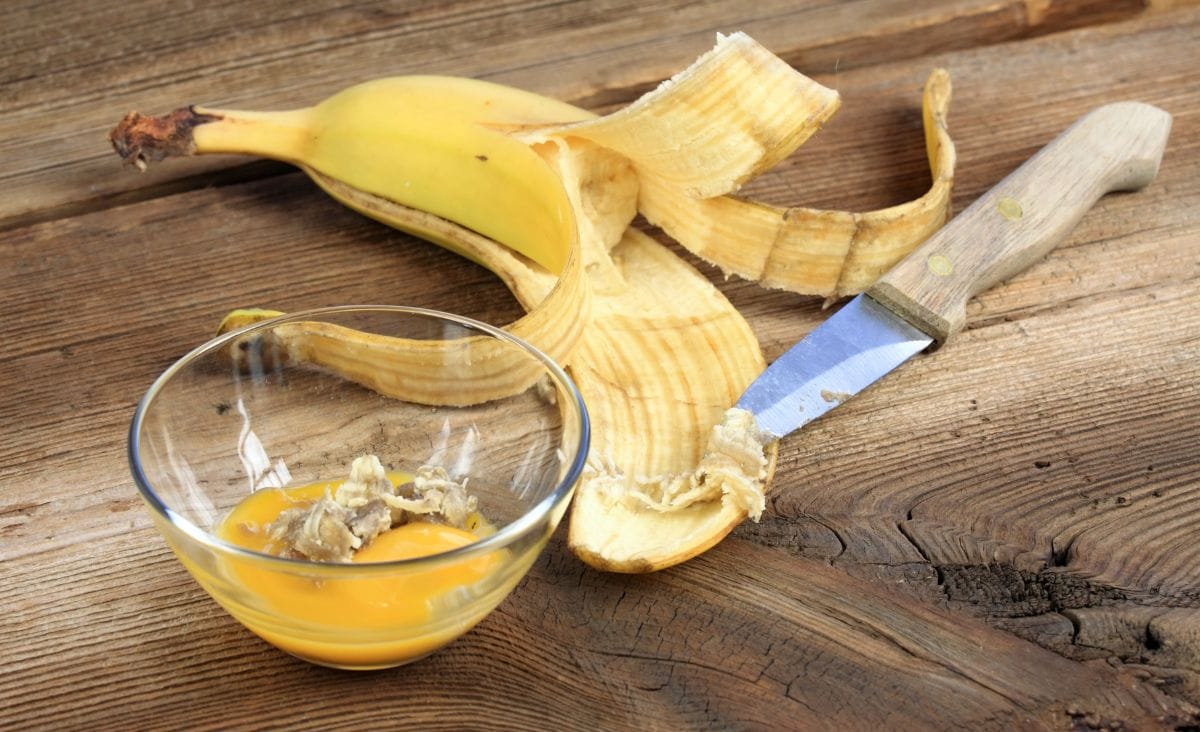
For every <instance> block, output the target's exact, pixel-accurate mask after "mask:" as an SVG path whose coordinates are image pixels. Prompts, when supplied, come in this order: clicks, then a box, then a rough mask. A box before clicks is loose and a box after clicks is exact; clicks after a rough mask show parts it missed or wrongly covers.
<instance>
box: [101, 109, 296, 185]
mask: <svg viewBox="0 0 1200 732" xmlns="http://www.w3.org/2000/svg"><path fill="white" fill-rule="evenodd" d="M312 137H313V135H312V128H311V126H310V120H309V117H308V110H307V109H297V110H289V111H284V112H242V111H235V110H222V109H204V108H202V107H195V106H189V107H181V108H179V109H176V110H175V111H174V112H170V113H169V114H164V115H159V116H149V115H144V114H140V113H138V112H130V113H129V114H127V115H125V118H124V119H122V120H121V121H120V123H118V124H117V126H116V127H115V128H113V131H112V132H110V133H109V135H108V139H109V140H110V141H111V142H112V144H113V147H114V148H115V149H116V151H117V154H119V155H120V156H121V158H122V159H124V160H125V161H126V162H128V163H130V164H132V165H133V166H135V167H136V168H138V169H139V170H145V169H146V166H147V165H148V164H149V163H157V162H159V161H161V160H165V159H167V158H174V157H184V156H187V155H194V154H196V153H236V154H252V155H258V156H262V157H269V158H274V159H276V160H283V161H285V162H290V163H296V162H298V161H299V158H300V157H302V155H303V152H304V150H305V148H306V146H307V143H308V141H310V140H311V139H312Z"/></svg>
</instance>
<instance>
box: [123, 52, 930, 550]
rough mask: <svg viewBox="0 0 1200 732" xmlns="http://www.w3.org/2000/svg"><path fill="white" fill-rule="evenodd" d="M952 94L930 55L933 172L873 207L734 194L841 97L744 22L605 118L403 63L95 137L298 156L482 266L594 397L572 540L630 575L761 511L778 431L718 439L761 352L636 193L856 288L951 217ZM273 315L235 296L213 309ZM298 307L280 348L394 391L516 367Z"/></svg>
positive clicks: (816, 280) (682, 226)
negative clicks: (244, 107) (734, 454)
mask: <svg viewBox="0 0 1200 732" xmlns="http://www.w3.org/2000/svg"><path fill="white" fill-rule="evenodd" d="M948 99H949V80H948V76H946V74H945V73H944V72H940V71H939V72H935V73H934V74H933V75H932V76H931V77H930V82H929V83H928V84H927V85H926V89H925V94H924V101H923V105H924V112H925V125H926V138H927V139H926V142H927V149H928V152H929V156H930V163H931V169H932V170H933V175H934V185H933V187H932V188H931V190H930V192H929V193H927V194H926V195H925V196H923V197H922V198H920V199H918V200H917V201H914V202H910V203H908V204H903V205H902V206H899V207H895V208H893V209H888V210H885V211H880V212H871V213H867V214H850V213H845V212H821V211H809V210H806V209H795V208H793V209H781V208H778V207H772V206H767V205H764V204H760V203H755V202H752V201H746V200H743V199H740V198H737V197H735V196H734V195H732V194H735V193H736V191H737V190H738V188H739V187H740V186H741V185H742V184H743V183H745V182H746V181H747V180H750V179H751V178H753V177H754V176H755V175H757V174H759V173H761V172H762V171H763V170H766V169H767V168H769V167H770V166H771V165H773V164H774V163H776V162H778V161H779V160H781V159H782V158H784V157H786V156H787V155H789V154H790V153H791V152H792V151H794V150H795V148H796V147H797V146H798V145H800V144H801V143H802V142H803V141H804V140H805V139H807V138H808V137H809V136H810V135H811V134H813V133H814V132H815V131H816V130H817V129H818V128H819V127H820V125H821V124H822V123H823V122H824V121H825V120H826V119H828V118H829V116H830V115H832V114H833V113H834V112H835V111H836V109H837V107H838V104H839V100H838V96H837V94H836V93H835V92H833V91H831V90H829V89H826V88H825V87H822V86H821V85H819V84H817V83H816V82H813V81H812V80H810V79H807V78H806V77H804V76H803V75H801V74H799V73H797V72H795V71H794V70H793V69H791V68H790V67H788V66H787V64H785V63H784V62H782V61H781V60H779V59H778V58H777V57H775V56H774V55H772V54H771V53H770V52H768V51H767V50H766V49H764V48H763V47H762V46H760V45H759V44H757V43H755V42H754V41H753V40H752V39H750V38H749V37H747V36H745V35H744V34H740V33H737V34H733V35H731V36H720V37H718V42H717V44H716V46H715V47H714V49H713V50H711V51H710V52H708V53H707V54H705V55H703V56H702V57H701V58H700V59H698V60H697V61H696V62H695V63H694V64H693V65H692V66H690V67H689V68H688V69H686V70H685V71H683V72H682V73H680V74H678V75H677V76H675V77H674V78H672V79H671V80H669V81H667V82H664V84H663V85H662V86H660V87H659V88H658V89H656V90H655V91H653V92H650V93H649V94H647V95H645V96H644V97H642V98H641V99H639V100H637V101H636V102H634V103H633V104H631V105H630V106H629V107H627V108H625V109H623V110H620V111H618V112H616V113H613V114H611V115H608V116H605V117H596V116H595V115H592V114H590V113H588V112H586V111H584V110H580V109H577V108H575V107H571V106H570V105H566V104H563V103H561V102H557V101H555V100H550V99H546V98H544V97H540V96H537V95H533V94H529V93H527V92H523V91H520V90H515V89H511V88H508V87H502V86H497V85H494V84H488V83H485V82H479V81H472V80H464V79H453V78H448V77H398V78H395V79H385V80H379V81H375V82H368V83H366V84H362V85H359V86H357V87H352V88H350V89H348V90H346V91H343V92H341V93H339V94H337V95H335V96H334V97H331V98H330V99H329V100H326V101H325V102H322V103H320V104H318V105H316V106H314V107H311V108H308V109H303V110H293V111H288V112H237V111H228V110H208V109H203V108H189V109H187V110H180V111H178V112H176V113H173V115H171V116H168V117H163V118H136V119H135V118H132V116H131V117H130V118H127V119H126V120H125V121H123V122H122V125H120V126H118V128H117V130H114V132H113V135H112V138H113V141H114V145H116V147H117V149H118V152H120V153H121V154H122V155H123V156H124V157H126V158H127V159H131V160H133V161H135V162H141V163H144V162H147V161H154V160H157V159H160V158H162V157H169V156H172V155H180V154H193V153H217V152H238V153H249V154H257V155H262V156H268V157H273V158H277V159H280V160H285V161H288V162H292V163H294V164H296V165H298V166H300V167H301V168H302V169H303V170H305V171H306V172H307V173H308V174H309V175H310V176H311V177H312V178H313V180H314V181H315V182H316V183H317V184H318V185H319V186H321V187H322V188H323V189H324V190H325V191H326V192H328V193H329V194H330V195H331V196H333V197H334V198H336V199H337V200H339V201H341V202H342V203H344V204H346V205H348V206H350V207H351V208H353V209H355V210H357V211H360V212H361V213H363V214H365V215H368V216H371V217H373V218H376V219H378V220H380V221H383V222H385V223H387V224H389V225H392V226H395V227H397V228H400V229H403V230H405V231H408V232H410V233H413V234H415V235H417V236H420V237H423V238H426V239H429V240H431V241H434V242H435V243H438V244H440V245H442V246H444V247H447V248H448V249H450V250H452V251H455V252H457V253H459V254H461V255H463V256H465V257H468V258H470V259H472V260H474V261H476V262H478V263H480V264H482V265H484V266H486V267H488V268H489V269H491V270H492V271H493V272H495V273H496V274H497V276H498V277H500V279H501V280H502V281H503V282H504V283H505V285H506V286H508V287H509V289H510V290H512V292H513V293H514V296H515V297H516V298H517V300H518V302H519V303H520V304H521V305H522V306H523V307H524V308H525V309H526V311H527V314H526V315H525V316H524V317H522V318H521V319H519V320H517V321H516V322H514V323H512V324H510V325H509V326H508V329H509V330H510V331H511V332H513V333H514V334H517V335H519V336H521V337H523V338H525V339H527V340H529V341H531V342H532V343H534V344H535V345H537V346H538V347H540V348H541V349H542V350H544V351H546V352H547V353H548V354H549V355H551V356H552V357H553V358H555V359H556V360H558V361H560V362H562V363H564V364H566V365H567V367H568V368H569V370H570V371H571V373H572V376H573V377H574V379H575V381H576V384H577V385H578V386H579V389H580V391H581V392H582V394H583V396H584V399H585V401H586V403H587V405H588V410H589V414H590V416H591V420H592V434H593V441H592V451H591V453H590V455H589V465H588V470H587V471H586V473H585V478H584V480H583V482H582V483H581V485H580V486H579V488H578V491H577V493H576V498H575V502H574V505H573V507H572V516H571V525H570V534H569V540H568V541H569V544H570V546H571V548H572V550H573V551H575V553H576V554H577V555H578V556H580V557H581V558H582V559H583V560H584V561H586V562H587V563H588V564H591V565H592V566H595V567H597V568H600V569H605V570H612V571H623V572H642V571H652V570H657V569H662V568H664V567H668V566H671V565H673V564H676V563H678V562H681V561H685V560H686V559H688V558H690V557H692V556H695V555H696V554H698V553H700V552H702V551H705V550H706V549H708V548H710V547H711V546H713V545H715V544H716V543H717V542H719V541H720V540H721V538H723V537H724V536H725V535H726V534H727V533H728V532H729V531H730V530H731V529H732V527H733V526H735V525H736V524H737V523H738V522H740V521H742V520H744V518H745V517H746V515H747V513H748V512H751V513H755V512H757V511H758V510H761V505H762V494H763V492H764V491H765V490H766V487H767V485H768V484H769V482H770V479H771V477H772V474H773V470H774V460H775V455H776V446H775V445H774V444H770V445H761V444H758V443H754V442H753V441H751V442H750V443H749V444H750V445H751V447H752V448H753V450H751V452H752V453H754V452H756V453H757V454H754V455H751V459H750V460H749V462H743V463H739V460H740V458H738V459H733V458H730V457H729V455H728V454H726V453H724V452H722V451H721V450H719V449H716V448H714V445H717V444H718V442H719V440H717V439H716V438H717V437H719V436H721V435H722V434H724V433H723V432H722V429H724V428H725V426H726V425H727V424H728V423H729V413H728V411H727V410H728V409H729V407H730V405H732V404H733V403H734V402H735V401H736V399H737V397H738V395H739V394H740V393H741V392H742V391H743V389H744V388H745V387H746V386H747V385H748V384H749V383H750V382H751V381H752V380H753V379H754V378H755V377H756V376H757V375H758V374H759V373H760V372H761V371H762V369H763V368H764V367H765V362H764V360H763V356H762V352H761V350H760V348H759V345H758V342H757V339H756V338H755V336H754V334H753V332H752V331H751V329H750V327H749V326H748V324H747V323H746V321H745V320H744V319H743V318H742V317H741V315H740V314H739V313H738V312H737V310H736V309H735V308H734V307H733V306H732V304H730V303H729V301H728V300H726V299H725V297H724V296H723V295H722V294H721V293H720V291H718V290H717V289H716V288H715V287H713V286H712V284H711V283H710V282H709V280H708V278H707V277H705V276H704V275H702V274H701V273H700V272H698V271H697V270H696V269H695V268H693V267H692V266H691V265H689V264H687V263H686V262H685V261H683V260H682V259H681V258H680V257H678V256H677V255H675V254H674V253H673V252H672V251H671V250H670V249H668V248H667V247H666V246H664V245H663V244H661V243H659V242H658V241H657V240H655V239H654V238H653V237H651V236H649V235H647V234H646V233H644V232H643V231H641V230H639V229H638V228H636V227H633V226H631V222H632V220H633V219H634V217H635V216H636V214H637V213H639V212H641V213H643V214H644V215H645V216H646V217H647V218H648V219H649V220H650V221H652V222H654V223H656V224H658V225H659V226H661V227H662V229H663V230H664V231H665V232H666V233H668V234H669V235H671V237H672V238H674V239H676V241H678V242H679V243H680V244H682V245H683V246H684V247H685V248H687V249H689V250H691V251H692V252H694V253H696V254H698V255H699V256H700V257H702V258H704V259H706V260H708V261H710V262H712V263H714V264H716V265H718V266H720V267H721V268H722V269H724V270H725V271H726V272H731V273H735V274H738V275H740V276H743V277H747V278H750V279H754V280H757V281H760V282H762V283H763V284H765V285H768V286H773V287H784V288H787V289H793V290H796V291H798V292H802V293H806V294H819V295H825V296H826V297H836V296H839V295H841V294H848V293H851V292H855V291H858V290H861V289H863V288H864V287H866V286H867V285H869V284H870V282H872V281H873V280H874V278H875V277H877V276H878V274H879V273H880V272H882V271H884V270H885V269H886V268H887V267H888V266H889V265H890V263H891V262H892V261H895V260H896V259H899V258H900V257H902V256H903V255H904V254H905V253H907V252H908V251H911V249H913V248H914V247H915V246H916V245H917V244H919V243H920V242H921V241H923V240H924V238H926V237H927V236H928V234H929V233H931V232H932V231H933V230H934V229H936V228H937V226H939V225H940V224H941V223H942V222H943V221H944V220H945V218H946V216H947V213H948V209H949V189H950V185H951V183H952V174H953V166H954V152H953V145H952V143H951V142H950V138H949V135H948V133H947V132H946V126H945V114H946V106H947V104H948ZM146 120H154V121H155V124H149V125H148V124H147V123H145V121H146ZM155 125H158V126H157V127H156V126H155ZM164 129H165V130H167V131H166V132H164V131H163V130H164ZM497 191H502V194H501V195H499V196H497ZM272 314H274V311H255V310H246V311H235V312H234V313H231V314H230V315H229V316H228V317H227V318H226V320H225V321H224V322H223V323H222V326H221V328H222V329H223V330H227V329H232V328H235V327H238V326H240V325H244V324H246V323H248V322H251V321H253V320H257V319H261V318H264V317H270V316H271V315H272ZM315 325H316V324H312V327H309V326H308V325H306V324H296V325H293V326H289V328H286V329H285V328H278V329H276V332H275V333H274V334H273V336H272V337H274V338H276V339H278V340H279V341H280V345H281V346H283V348H284V350H285V352H286V353H288V354H290V356H291V357H293V358H298V359H303V360H307V361H312V362H316V363H320V364H322V365H325V366H326V367H328V368H331V369H334V370H336V371H338V372H340V373H343V374H344V375H345V376H347V377H348V378H353V379H355V380H357V381H359V382H360V383H364V384H366V385H368V386H370V387H371V388H373V389H376V390H379V391H381V392H383V393H387V394H391V395H394V396H398V397H401V398H405V399H413V400H417V401H423V402H426V403H434V404H438V403H442V404H450V403H454V404H459V403H471V402H473V401H484V400H487V399H492V398H497V397H500V396H503V395H506V394H511V393H514V392H515V391H519V390H521V389H524V388H528V386H529V383H530V378H531V376H530V375H529V374H525V375H522V374H521V373H520V370H519V369H517V368H516V367H515V366H514V365H513V364H512V363H509V362H505V361H504V359H503V358H502V357H501V354H481V353H479V352H478V351H477V350H475V351H473V349H480V348H487V347H488V346H487V344H486V343H483V342H476V341H478V339H475V340H474V341H473V340H472V339H464V342H463V343H458V344H454V343H452V344H448V345H445V344H439V345H437V346H431V345H430V344H427V343H420V342H414V341H406V340H404V339H396V338H384V337H381V336H377V335H372V334H366V333H359V332H355V331H348V330H346V329H339V328H330V327H324V328H317V327H315ZM454 358H464V359H466V358H470V359H472V360H475V361H478V360H479V359H480V358H491V359H492V362H493V363H495V366H496V367H495V369H494V370H493V371H492V372H491V373H489V374H486V375H484V376H483V377H481V378H478V379H476V380H475V381H474V383H469V384H464V383H463V382H462V381H460V380H455V379H445V378H442V377H441V376H439V375H440V374H443V375H444V374H445V370H444V366H443V365H442V364H443V363H444V362H445V359H454ZM434 364H437V366H436V368H435V367H434ZM414 373H415V374H418V375H421V378H417V379H413V378H412V377H411V376H412V374H414ZM401 374H405V375H407V376H408V378H403V379H401V378H397V377H398V376H399V375H401ZM731 466H732V467H731ZM739 471H740V473H739ZM734 478H737V479H736V480H735V479H734ZM731 486H732V487H731Z"/></svg>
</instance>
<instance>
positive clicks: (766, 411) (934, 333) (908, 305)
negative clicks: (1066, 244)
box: [737, 102, 1171, 439]
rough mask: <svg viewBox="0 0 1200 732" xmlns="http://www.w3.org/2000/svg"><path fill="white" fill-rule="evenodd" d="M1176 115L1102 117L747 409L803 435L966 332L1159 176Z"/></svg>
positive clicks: (990, 195)
mask: <svg viewBox="0 0 1200 732" xmlns="http://www.w3.org/2000/svg"><path fill="white" fill-rule="evenodd" d="M1170 130H1171V115H1169V114H1168V113H1166V112H1165V111H1163V110H1161V109H1159V108H1157V107H1153V106H1151V105H1149V104H1142V103H1140V102H1118V103H1115V104H1108V105H1105V106H1102V107H1098V108H1096V109H1095V110H1093V111H1091V112H1089V113H1088V114H1086V115H1084V116H1083V117H1081V118H1079V119H1078V120H1077V121H1076V122H1075V123H1074V124H1073V125H1071V126H1070V127H1068V128H1067V129H1066V130H1065V131H1064V132H1063V133H1062V134H1060V135H1059V136H1058V137H1057V138H1055V139H1054V140H1053V141H1052V142H1050V144H1048V145H1046V147H1044V148H1042V149H1041V150H1040V151H1038V153H1037V154H1036V155H1034V156H1033V157H1032V158H1030V159H1029V160H1027V161H1026V162H1025V163H1024V164H1022V165H1021V167H1019V168H1017V169H1016V170H1015V171H1013V172H1012V173H1011V174H1009V175H1008V177H1006V178H1005V179H1004V180H1002V181H1000V183H998V184H997V185H996V186H995V187H994V188H992V189H991V190H990V191H988V192H987V193H985V194H984V195H983V196H982V197H980V198H979V199H978V200H976V201H975V202H974V203H973V204H971V205H970V206H968V207H967V209H966V210H964V211H963V212H962V213H961V214H959V215H958V216H957V217H956V218H954V220H952V221H951V222H949V223H948V224H947V225H946V226H944V227H943V228H941V229H939V230H938V231H937V232H936V233H934V235H933V236H932V237H930V238H929V239H928V240H927V241H926V242H925V243H924V244H922V245H921V246H920V247H918V248H917V249H916V250H915V251H913V252H912V253H911V254H909V255H908V256H907V257H905V258H904V259H902V260H901V261H900V262H899V263H898V264H896V265H895V266H894V267H893V268H892V269H891V270H889V271H888V272H887V273H885V274H884V275H883V276H882V277H881V278H880V279H879V280H878V281H877V282H876V283H875V284H874V285H872V286H871V287H870V288H869V289H867V291H866V292H865V293H863V294H861V295H858V296H857V297H855V298H854V299H853V300H851V301H850V302H849V303H847V304H846V305H845V306H844V307H842V308H841V309H840V310H838V312H837V313H835V314H834V315H833V316H832V317H830V318H829V319H828V320H826V321H825V322H824V323H822V324H821V325H820V326H818V327H817V328H816V329H814V330H813V331H812V332H811V333H809V334H808V336H806V337H805V338H804V339H803V340H801V341H800V342H799V343H797V344H796V345H795V346H792V348H791V349H789V350H788V351H787V352H786V353H784V354H783V355H782V356H780V357H779V358H778V359H777V360H776V361H775V362H774V363H772V364H771V366H770V367H769V368H768V369H767V370H766V371H764V372H763V373H762V374H761V375H760V376H759V377H758V378H757V379H756V380H755V381H754V383H752V384H751V385H750V386H749V388H747V389H746V391H745V393H744V394H742V396H741V398H740V399H739V400H738V403H737V406H738V407H740V408H742V409H746V410H749V411H750V412H751V413H753V414H754V416H755V419H756V420H757V421H758V426H759V428H760V429H761V430H763V431H764V432H765V433H767V437H768V438H770V439H778V438H781V437H784V436H785V435H788V434H790V433H791V432H794V431H795V430H797V429H799V428H800V427H802V426H803V425H805V424H807V423H809V422H811V421H812V420H814V419H816V418H818V417H820V416H821V415H823V414H825V413H826V412H828V411H829V410H831V409H833V408H834V407H836V406H838V405H839V404H841V403H842V402H844V401H846V400H847V399H849V398H850V397H852V396H854V395H855V394H858V393H859V392H861V391H862V390H863V389H865V388H867V387H868V386H870V385H871V384H873V383H874V382H875V381H877V380H878V379H880V378H881V377H883V376H884V375H885V374H887V373H888V372H889V371H891V370H892V369H894V368H896V367H897V366H899V365H900V364H902V363H904V362H905V361H907V360H908V359H909V358H911V357H913V356H915V355H916V354H918V353H920V352H921V351H924V350H926V349H929V350H933V348H937V347H939V346H941V345H943V344H944V343H945V342H946V341H947V340H948V339H949V338H950V337H951V336H952V335H954V334H955V333H956V332H958V331H959V330H960V329H962V327H963V324H964V322H965V320H966V305H967V301H968V300H969V299H970V298H971V297H973V296H974V295H977V294H978V293H980V292H983V291H984V290H987V289H988V288H990V287H991V286H992V285H994V284H996V283H998V282H1000V281H1002V280H1005V279H1008V278H1009V277H1011V276H1013V275H1015V274H1017V273H1018V272H1021V271H1022V270H1024V269H1026V268H1027V267H1029V265H1031V264H1032V263H1034V262H1035V261H1037V260H1039V259H1041V258H1042V257H1044V256H1045V255H1046V254H1047V253H1048V252H1049V251H1050V250H1051V249H1053V248H1054V246H1055V245H1056V244H1058V242H1059V241H1061V240H1062V239H1063V238H1064V237H1065V236H1066V234H1067V233H1068V232H1069V231H1071V229H1073V228H1074V227H1075V224H1077V223H1078V222H1079V220H1080V219H1081V218H1082V217H1083V215H1084V213H1086V212H1087V211H1088V209H1090V208H1091V207H1092V205H1093V204H1095V203H1096V201H1098V200H1099V199H1100V197H1101V196H1103V195H1104V194H1105V193H1108V192H1109V191H1132V190H1138V189H1140V188H1143V187H1145V186H1146V185H1147V184H1148V183H1150V181H1152V180H1153V179H1154V176H1155V175H1156V174H1157V173H1158V166H1159V163H1160V161H1161V160H1162V155H1163V149H1164V148H1165V147H1166V144H1167V135H1168V134H1169V133H1170Z"/></svg>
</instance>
